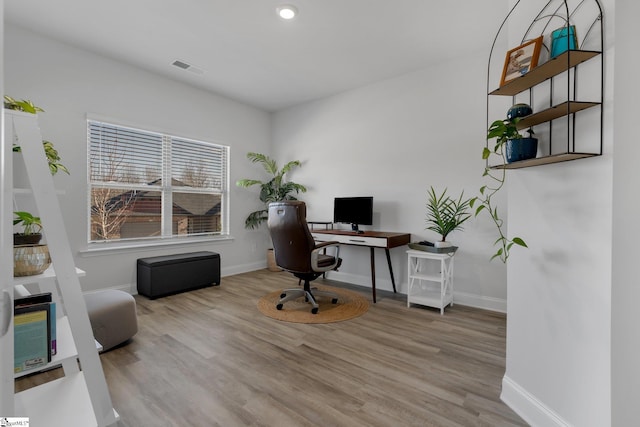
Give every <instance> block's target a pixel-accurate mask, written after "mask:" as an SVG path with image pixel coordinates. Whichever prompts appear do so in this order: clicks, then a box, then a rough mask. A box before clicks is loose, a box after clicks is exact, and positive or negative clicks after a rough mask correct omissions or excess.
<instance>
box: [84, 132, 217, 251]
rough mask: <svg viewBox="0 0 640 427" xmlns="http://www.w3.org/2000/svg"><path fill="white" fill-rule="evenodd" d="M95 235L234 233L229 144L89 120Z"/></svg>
mask: <svg viewBox="0 0 640 427" xmlns="http://www.w3.org/2000/svg"><path fill="white" fill-rule="evenodd" d="M87 132H88V143H89V150H88V152H89V159H88V171H89V172H88V175H89V191H90V197H89V209H88V211H89V215H90V222H89V223H90V231H89V241H90V242H101V241H119V240H126V239H142V238H167V237H182V236H194V235H221V234H227V231H226V229H225V228H226V226H225V224H226V218H224V216H223V215H224V213H225V209H224V206H225V205H226V203H227V197H228V188H227V185H228V179H227V175H228V152H229V148H228V147H226V146H222V145H218V144H213V143H209V142H203V141H194V140H190V139H185V138H179V137H175V136H171V135H163V134H159V133H154V132H148V131H144V130H140V129H132V128H128V127H123V126H119V125H114V124H109V123H104V122H99V121H94V120H89V121H88V122H87Z"/></svg>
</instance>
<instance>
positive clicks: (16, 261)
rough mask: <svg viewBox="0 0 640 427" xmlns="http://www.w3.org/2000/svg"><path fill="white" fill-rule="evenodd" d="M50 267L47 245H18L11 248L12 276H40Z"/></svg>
mask: <svg viewBox="0 0 640 427" xmlns="http://www.w3.org/2000/svg"><path fill="white" fill-rule="evenodd" d="M50 265H51V256H49V248H48V247H47V245H20V246H14V247H13V276H14V277H21V276H33V275H35V274H42V273H43V272H44V271H45V270H46V269H47V268H49V266H50Z"/></svg>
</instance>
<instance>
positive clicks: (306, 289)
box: [276, 273, 338, 314]
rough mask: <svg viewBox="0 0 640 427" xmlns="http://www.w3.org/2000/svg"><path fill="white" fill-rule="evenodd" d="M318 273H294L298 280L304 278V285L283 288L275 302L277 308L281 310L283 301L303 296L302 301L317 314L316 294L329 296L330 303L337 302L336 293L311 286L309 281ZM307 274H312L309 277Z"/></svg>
mask: <svg viewBox="0 0 640 427" xmlns="http://www.w3.org/2000/svg"><path fill="white" fill-rule="evenodd" d="M320 275H322V273H320V274H311V275H309V274H294V276H296V277H297V278H299V279H300V280H304V286H303V287H302V288H291V289H284V290H283V291H282V293H281V294H280V300H279V301H278V303H277V304H276V308H277V309H278V310H282V307H283V305H284V303H285V302H287V301H292V300H294V299H298V298H300V297H304V301H305V302H308V303H310V304H311V313H313V314H318V307H319V306H318V302H317V301H316V296H318V297H326V298H331V304H337V303H338V294H336V293H334V292H331V291H320V290H318V288H312V287H311V285H310V282H311V281H312V280H314V279H316V278H317V277H318V276H320ZM308 276H312V277H311V278H309V277H308Z"/></svg>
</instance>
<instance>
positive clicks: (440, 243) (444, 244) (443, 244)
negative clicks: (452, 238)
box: [433, 240, 453, 248]
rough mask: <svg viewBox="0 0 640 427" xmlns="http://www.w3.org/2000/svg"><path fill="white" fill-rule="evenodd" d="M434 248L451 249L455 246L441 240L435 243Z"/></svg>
mask: <svg viewBox="0 0 640 427" xmlns="http://www.w3.org/2000/svg"><path fill="white" fill-rule="evenodd" d="M433 246H434V247H435V248H450V247H451V246H453V244H452V243H451V242H447V241H446V240H445V241H442V240H439V241H436V242H433Z"/></svg>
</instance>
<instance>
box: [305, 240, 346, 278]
mask: <svg viewBox="0 0 640 427" xmlns="http://www.w3.org/2000/svg"><path fill="white" fill-rule="evenodd" d="M331 247H333V248H335V254H333V257H334V258H335V261H334V262H333V264H331V265H328V266H325V267H320V266H318V258H319V255H320V252H321V251H324V250H325V249H328V248H331ZM339 254H340V242H320V243H318V244H317V245H316V246H315V248H314V249H313V251H311V269H312V270H314V271H330V270H334V269H335V268H336V267H337V266H338V264H339V263H340V258H339V257H338V255H339Z"/></svg>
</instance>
